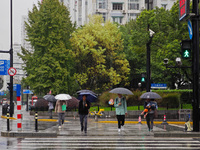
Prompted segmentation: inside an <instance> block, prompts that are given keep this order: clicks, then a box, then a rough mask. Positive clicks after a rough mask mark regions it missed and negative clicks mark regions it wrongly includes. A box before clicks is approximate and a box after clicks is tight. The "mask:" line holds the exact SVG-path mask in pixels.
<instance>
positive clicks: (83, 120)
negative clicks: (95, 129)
mask: <svg viewBox="0 0 200 150" xmlns="http://www.w3.org/2000/svg"><path fill="white" fill-rule="evenodd" d="M80 123H81V131H83V130H84V131H85V132H87V115H80ZM83 124H84V125H83Z"/></svg>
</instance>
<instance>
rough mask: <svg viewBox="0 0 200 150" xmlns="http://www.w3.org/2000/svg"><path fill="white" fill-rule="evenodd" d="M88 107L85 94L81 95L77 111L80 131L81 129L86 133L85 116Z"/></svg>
mask: <svg viewBox="0 0 200 150" xmlns="http://www.w3.org/2000/svg"><path fill="white" fill-rule="evenodd" d="M89 109H90V102H89V101H88V100H87V96H86V95H83V96H82V100H81V101H80V102H79V107H78V113H79V116H80V124H81V132H83V130H84V131H85V133H87V116H88V112H89ZM83 124H84V125H83Z"/></svg>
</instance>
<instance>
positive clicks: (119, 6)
mask: <svg viewBox="0 0 200 150" xmlns="http://www.w3.org/2000/svg"><path fill="white" fill-rule="evenodd" d="M113 10H122V3H113Z"/></svg>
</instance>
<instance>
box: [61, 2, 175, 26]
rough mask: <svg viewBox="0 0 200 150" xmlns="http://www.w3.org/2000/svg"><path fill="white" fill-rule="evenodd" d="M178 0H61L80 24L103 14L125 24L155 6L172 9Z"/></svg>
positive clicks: (73, 19) (74, 19)
mask: <svg viewBox="0 0 200 150" xmlns="http://www.w3.org/2000/svg"><path fill="white" fill-rule="evenodd" d="M176 1H177V0H60V2H63V3H64V5H66V6H67V7H68V9H69V11H70V16H71V20H72V22H76V23H77V25H78V26H81V25H84V24H85V23H88V21H89V18H88V16H89V15H94V14H99V15H102V16H103V18H104V20H110V21H112V22H118V23H119V24H125V23H126V22H128V21H130V20H131V19H135V18H136V17H137V15H139V14H140V13H141V11H142V10H144V9H147V6H148V5H147V4H149V9H153V8H155V7H159V8H161V7H163V8H165V9H170V8H171V7H172V6H173V4H174V2H176Z"/></svg>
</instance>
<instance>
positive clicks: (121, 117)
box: [117, 115, 125, 129]
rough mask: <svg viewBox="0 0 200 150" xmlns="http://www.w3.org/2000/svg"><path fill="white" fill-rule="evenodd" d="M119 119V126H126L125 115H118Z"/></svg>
mask: <svg viewBox="0 0 200 150" xmlns="http://www.w3.org/2000/svg"><path fill="white" fill-rule="evenodd" d="M117 120H118V128H119V129H120V128H121V126H124V122H125V115H117Z"/></svg>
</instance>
